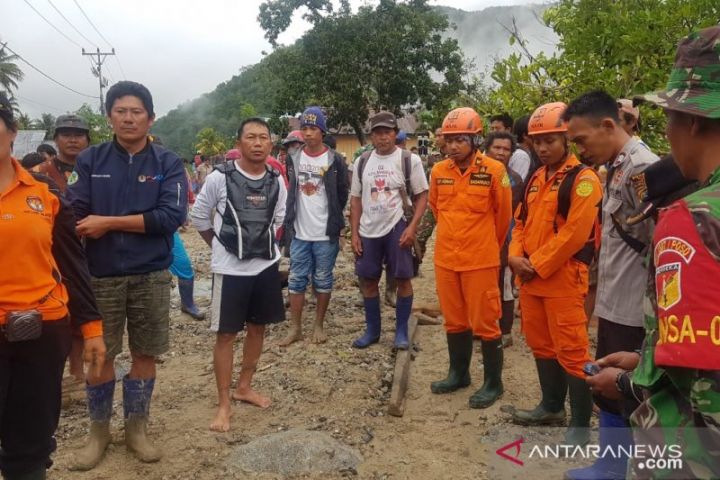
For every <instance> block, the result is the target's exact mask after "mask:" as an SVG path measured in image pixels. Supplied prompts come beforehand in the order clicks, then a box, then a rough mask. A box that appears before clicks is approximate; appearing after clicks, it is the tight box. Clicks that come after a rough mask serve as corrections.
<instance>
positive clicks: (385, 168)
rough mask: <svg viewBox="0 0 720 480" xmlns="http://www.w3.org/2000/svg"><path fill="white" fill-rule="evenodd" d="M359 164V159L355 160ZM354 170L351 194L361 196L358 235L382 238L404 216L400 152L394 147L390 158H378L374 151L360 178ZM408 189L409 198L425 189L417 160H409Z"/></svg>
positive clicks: (424, 180) (423, 174)
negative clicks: (410, 190) (401, 193)
mask: <svg viewBox="0 0 720 480" xmlns="http://www.w3.org/2000/svg"><path fill="white" fill-rule="evenodd" d="M357 161H360V160H357ZM357 170H358V169H357V167H356V168H355V170H354V172H353V173H354V174H353V181H352V189H351V194H352V196H354V197H362V216H361V217H360V235H361V236H363V237H365V238H379V237H384V236H385V235H387V234H388V233H390V230H392V229H393V227H394V226H395V225H397V223H398V222H399V221H400V219H401V218H402V216H403V205H402V196H401V195H400V188H401V187H404V186H405V176H404V175H403V169H402V150H401V149H399V148H396V149H395V151H394V152H393V153H391V154H390V155H378V154H377V152H376V151H374V150H373V152H372V154H371V155H370V158H368V160H367V162H366V163H365V166H364V167H363V178H362V186H361V185H360V182H361V179H359V178H358V176H357V175H356V174H357V173H358V172H357ZM410 186H411V188H412V195H417V194H419V193H422V192H425V191H427V189H428V183H427V178H426V177H425V172H424V171H423V166H422V161H421V160H420V157H418V156H417V155H415V154H413V155H412V156H411V157H410Z"/></svg>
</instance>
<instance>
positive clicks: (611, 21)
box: [479, 0, 720, 150]
mask: <svg viewBox="0 0 720 480" xmlns="http://www.w3.org/2000/svg"><path fill="white" fill-rule="evenodd" d="M718 18H720V4H718V2H717V1H715V0H693V1H688V0H616V1H612V2H608V1H605V0H560V1H559V2H558V3H557V4H556V5H554V6H552V7H550V8H548V9H547V10H546V11H545V14H544V18H543V20H544V22H545V23H546V24H547V25H548V26H549V27H550V28H552V29H553V30H554V31H555V33H557V35H558V36H559V37H560V40H559V43H558V53H556V54H555V55H552V56H547V55H543V54H540V55H538V56H536V57H533V56H531V55H529V54H527V53H525V51H524V50H523V53H518V54H514V55H511V56H510V57H508V58H506V59H504V60H501V61H499V62H497V63H496V64H495V66H494V69H493V71H492V74H491V77H492V79H493V80H494V81H495V82H496V83H497V86H496V87H495V88H493V89H492V91H490V92H489V93H488V94H487V95H486V96H485V97H484V98H483V101H482V102H481V103H480V105H479V108H480V110H481V111H483V112H485V113H490V112H492V113H495V112H499V111H507V112H510V113H511V114H512V115H514V116H520V115H523V114H526V113H530V112H532V110H533V109H534V108H536V107H537V106H538V105H540V104H542V103H545V102H548V101H552V100H561V101H566V102H567V101H570V100H572V99H573V98H575V97H576V96H578V95H580V94H581V93H583V92H587V91H589V90H593V89H604V90H606V91H608V92H609V93H610V94H611V95H614V96H616V97H618V98H620V97H628V98H632V96H633V95H634V94H638V93H644V92H647V91H651V90H655V89H658V88H660V87H663V86H664V84H665V83H666V81H667V78H668V73H669V71H670V67H671V65H672V63H673V60H674V54H675V48H676V46H677V42H678V40H679V39H680V38H681V37H683V36H684V35H686V34H688V33H689V32H690V31H692V30H694V29H697V28H702V27H706V26H709V25H713V24H716V23H717V21H718ZM512 41H514V42H517V43H518V44H519V45H520V46H521V47H523V46H524V45H526V44H527V43H526V40H525V39H524V38H523V37H522V32H517V31H515V32H513V37H512ZM521 50H522V49H521ZM643 123H644V129H643V132H642V136H643V139H644V140H645V141H646V142H648V143H649V144H650V145H651V146H653V147H654V148H656V149H659V150H664V149H665V148H666V144H665V139H664V134H663V128H664V117H663V116H662V114H661V113H660V112H659V111H653V110H650V109H645V108H644V107H643Z"/></svg>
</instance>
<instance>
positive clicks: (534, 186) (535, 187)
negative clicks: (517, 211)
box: [528, 185, 538, 193]
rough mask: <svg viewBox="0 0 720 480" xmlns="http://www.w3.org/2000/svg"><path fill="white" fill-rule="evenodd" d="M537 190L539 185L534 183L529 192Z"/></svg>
mask: <svg viewBox="0 0 720 480" xmlns="http://www.w3.org/2000/svg"><path fill="white" fill-rule="evenodd" d="M537 191H538V186H537V185H533V186H532V187H530V190H528V193H535V192H537Z"/></svg>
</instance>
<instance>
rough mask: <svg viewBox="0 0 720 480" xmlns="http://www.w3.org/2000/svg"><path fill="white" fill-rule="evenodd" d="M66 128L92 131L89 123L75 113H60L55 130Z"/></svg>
mask: <svg viewBox="0 0 720 480" xmlns="http://www.w3.org/2000/svg"><path fill="white" fill-rule="evenodd" d="M64 128H68V129H73V130H84V131H86V132H89V131H90V128H89V127H88V125H87V123H85V120H83V119H82V118H80V117H78V116H77V115H73V114H69V115H60V116H59V117H58V118H57V120H55V130H61V129H64Z"/></svg>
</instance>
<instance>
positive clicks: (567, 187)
mask: <svg viewBox="0 0 720 480" xmlns="http://www.w3.org/2000/svg"><path fill="white" fill-rule="evenodd" d="M588 168H590V167H588V166H587V165H583V164H579V165H575V166H574V167H572V168H571V169H570V170H568V171H567V172H566V173H565V176H564V177H563V179H562V180H561V181H560V187H559V188H558V209H557V215H560V216H561V217H562V218H563V220H567V217H568V214H569V213H570V203H571V194H572V191H573V186H574V185H575V179H577V176H578V174H580V173H581V172H583V171H585V170H586V169H588ZM601 203H602V202H601ZM557 215H556V216H555V219H553V229H554V230H555V233H557V231H558V224H557ZM596 221H597V220H596ZM595 252H596V248H595V227H594V226H593V229H592V231H591V232H590V237H589V238H588V241H587V242H585V245H583V247H582V248H581V249H580V250H579V251H578V252H577V253H575V255H573V258H574V259H575V260H577V261H579V262H582V263H584V264H585V265H588V266H589V265H590V264H591V263H592V261H593V259H594V258H595Z"/></svg>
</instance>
